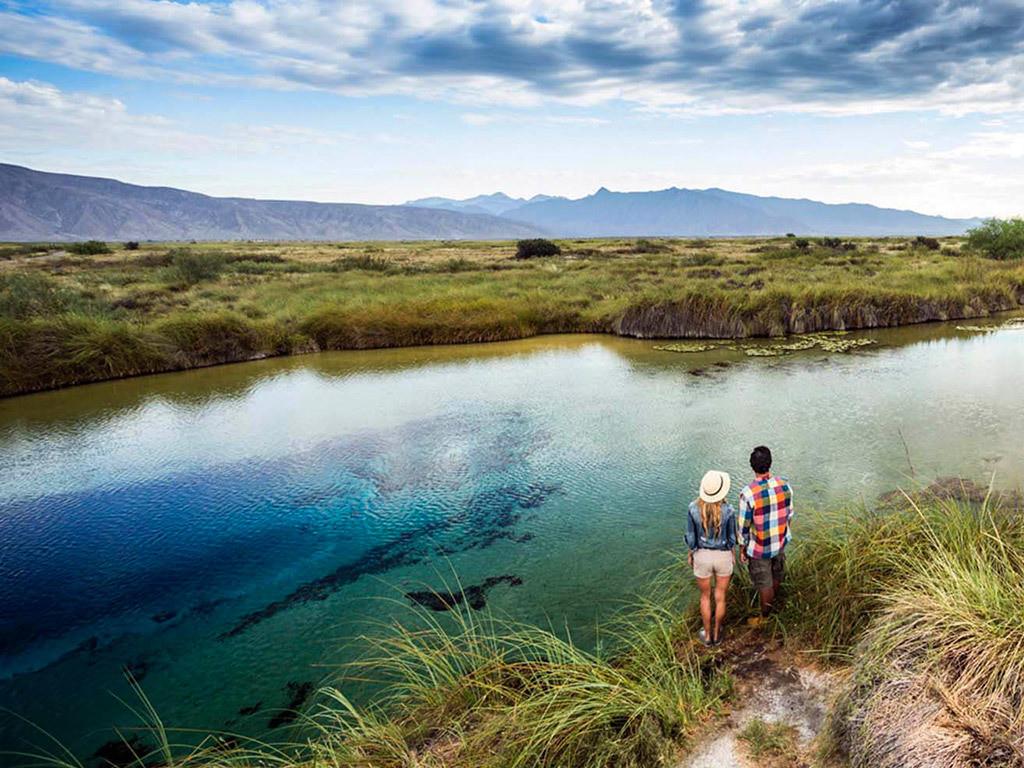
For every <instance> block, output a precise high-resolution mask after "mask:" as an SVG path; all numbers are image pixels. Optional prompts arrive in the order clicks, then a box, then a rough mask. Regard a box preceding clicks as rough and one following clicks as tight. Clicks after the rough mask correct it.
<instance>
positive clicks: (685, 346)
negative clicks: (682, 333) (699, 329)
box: [654, 341, 718, 353]
mask: <svg viewBox="0 0 1024 768" xmlns="http://www.w3.org/2000/svg"><path fill="white" fill-rule="evenodd" d="M717 348H718V345H717V344H704V343H701V342H699V341H682V342H676V343H674V344H658V345H656V346H655V347H654V349H657V350H659V351H661V352H682V353H688V352H709V351H711V350H712V349H717Z"/></svg>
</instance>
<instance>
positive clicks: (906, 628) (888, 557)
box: [42, 482, 1024, 768]
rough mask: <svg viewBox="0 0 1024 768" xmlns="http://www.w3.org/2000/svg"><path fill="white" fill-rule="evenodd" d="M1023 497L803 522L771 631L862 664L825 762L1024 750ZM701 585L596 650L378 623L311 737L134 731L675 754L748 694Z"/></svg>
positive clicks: (657, 760) (308, 730) (935, 503)
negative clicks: (710, 634) (369, 688)
mask: <svg viewBox="0 0 1024 768" xmlns="http://www.w3.org/2000/svg"><path fill="white" fill-rule="evenodd" d="M1022 512H1024V505H1022V500H1021V497H1020V496H1019V495H1008V496H1004V497H1002V498H998V497H994V496H991V495H989V494H987V493H986V492H985V490H984V489H979V488H977V487H976V486H974V485H972V484H970V483H963V484H960V483H956V482H945V483H938V484H936V485H933V486H932V487H930V488H929V489H926V490H925V491H923V492H921V493H919V494H916V495H914V496H910V497H908V496H903V495H893V496H892V497H890V498H888V499H885V500H883V501H881V502H880V503H879V504H877V505H875V506H874V507H873V508H872V509H866V508H863V507H861V508H856V509H851V510H837V511H831V512H825V513H822V514H821V515H818V516H816V519H815V521H814V522H813V523H808V524H807V526H806V527H805V526H803V525H801V527H800V529H799V530H798V533H797V537H796V539H795V543H794V546H793V548H792V549H791V551H790V558H789V563H788V565H787V568H788V572H787V581H786V587H785V597H784V602H783V604H782V608H781V610H780V612H779V613H778V614H777V615H776V616H775V617H773V619H772V620H771V621H769V622H768V624H766V625H764V626H763V627H762V629H761V630H760V631H761V632H764V633H768V634H774V635H775V636H776V637H779V638H783V639H784V642H785V643H786V646H787V648H788V649H789V650H791V651H792V653H793V654H794V655H805V656H809V657H811V658H814V659H817V660H818V662H819V663H820V662H824V663H827V664H830V665H834V666H839V667H843V668H845V669H846V670H848V671H847V673H846V674H844V675H841V676H840V677H841V679H843V680H845V682H844V683H843V685H842V689H841V690H840V691H838V695H837V698H836V701H835V703H834V705H833V708H832V712H831V714H830V717H829V722H828V725H827V728H826V729H825V730H824V731H823V733H822V734H821V735H820V737H819V744H818V752H817V760H818V761H819V762H820V764H821V765H829V766H842V765H850V766H856V767H858V768H859V767H860V766H864V767H865V768H866V767H867V766H883V767H888V766H892V767H893V768H895V766H907V767H909V768H917V767H920V768H924V767H925V766H941V767H942V768H975V767H977V766H1008V767H1010V768H1015V767H1019V766H1024V729H1022V724H1024V587H1022V584H1024V516H1022ZM804 519H807V518H806V517H805V518H804ZM689 583H690V577H689V574H688V573H687V572H686V568H685V558H684V557H682V556H680V558H679V560H678V562H677V563H676V564H675V565H674V566H672V567H671V568H670V569H668V570H667V571H665V572H663V573H662V574H661V575H660V576H658V578H657V579H655V580H654V582H653V583H652V585H651V587H650V589H648V590H647V591H646V593H645V595H644V597H643V598H642V599H641V600H638V602H639V603H640V604H639V605H638V606H637V607H636V608H634V609H633V610H631V611H628V612H626V613H624V614H623V615H622V616H620V617H619V618H618V619H617V620H615V621H613V622H612V623H611V624H610V625H609V626H608V627H606V630H605V631H604V632H601V633H600V635H599V636H600V638H601V639H600V640H599V642H598V646H597V648H596V649H593V648H591V649H585V648H581V647H580V646H578V645H577V644H575V643H574V642H573V641H572V640H571V639H570V638H567V637H566V633H565V632H558V631H549V630H546V629H542V628H537V627H529V626H521V625H514V624H509V623H506V622H503V621H501V620H499V619H497V618H495V617H494V616H493V615H490V614H488V613H474V612H473V611H471V610H462V611H459V610H456V611H454V612H452V613H450V614H424V615H422V616H418V617H417V618H416V619H415V621H412V622H411V623H409V624H407V625H405V626H402V625H395V626H390V627H387V628H382V629H381V631H380V632H379V633H376V634H373V635H371V636H369V637H366V638H363V642H364V643H365V644H366V647H367V648H368V651H367V653H366V655H365V657H364V658H362V659H361V660H360V661H359V662H358V663H356V664H354V665H353V666H351V667H349V668H347V669H346V670H345V671H344V673H345V674H344V678H343V679H342V680H341V682H339V683H338V684H337V685H336V686H335V687H328V688H325V689H324V690H323V691H321V693H320V695H319V701H318V703H317V705H316V706H314V707H313V709H311V710H310V711H308V713H307V714H306V716H305V718H304V720H303V721H302V724H301V727H300V728H299V729H298V730H297V731H296V740H295V742H294V743H292V744H287V745H278V746H274V747H271V746H268V745H264V744H261V743H259V742H258V741H246V740H244V739H240V738H237V737H225V736H220V737H209V738H208V739H206V740H204V741H203V743H202V744H201V745H200V746H199V747H198V748H196V747H191V748H187V749H186V748H175V747H174V746H173V745H172V743H173V741H174V734H173V732H169V731H168V730H167V729H165V728H164V727H163V726H162V725H160V724H159V720H158V719H157V717H156V713H155V711H154V710H153V709H152V707H151V706H149V704H148V702H146V701H145V700H144V699H143V700H142V701H143V706H142V707H141V708H140V715H141V718H142V719H143V720H144V721H147V722H148V726H147V728H146V729H145V730H144V732H143V733H142V735H140V734H137V733H125V734H124V738H125V741H126V743H129V744H130V745H131V750H130V751H127V752H125V753H124V754H127V755H128V757H129V759H128V760H125V761H124V762H125V763H126V764H129V765H133V766H135V768H142V766H144V765H153V764H160V765H166V766H181V768H184V767H185V766H203V767H204V768H213V767H214V766H256V765H261V766H274V765H277V766H282V768H285V767H286V768H293V767H294V768H298V767H300V766H302V767H306V766H309V767H312V766H359V767H360V768H392V767H394V768H398V767H399V766H437V767H441V766H444V767H446V768H470V767H471V766H472V767H473V768H478V767H483V766H549V767H551V768H555V767H556V766H557V767H559V768H571V767H575V766H580V767H586V768H590V767H594V768H596V767H597V766H612V767H615V766H620V767H625V766H633V767H635V768H644V767H653V766H663V765H674V764H676V762H675V760H677V759H678V758H679V756H680V754H682V753H683V752H684V751H685V750H686V749H687V748H690V747H692V746H693V745H694V744H695V743H696V742H698V741H699V739H700V738H701V735H702V733H706V732H707V731H708V728H707V725H708V723H709V722H713V721H714V718H715V717H716V716H717V715H719V714H720V712H721V711H722V708H723V706H725V705H727V704H728V703H729V702H730V700H731V698H732V695H733V685H732V681H731V677H730V667H729V662H728V656H723V655H721V654H719V653H718V652H717V651H716V650H709V649H705V648H703V647H702V646H700V645H699V643H697V642H696V640H695V634H694V633H695V630H696V628H697V625H698V620H697V617H696V613H695V611H694V606H693V604H692V602H690V601H689V597H688V594H689V593H687V592H686V591H685V589H684V588H683V587H682V585H683V584H689ZM749 594H750V593H749V584H747V582H746V579H745V577H743V576H742V575H740V576H739V577H738V578H737V581H736V584H735V586H734V588H733V590H732V599H733V606H732V613H731V617H732V618H731V621H732V622H734V623H737V622H742V621H743V618H744V617H745V616H747V615H749V612H750V610H751V609H750V608H749V601H748V599H747V598H749ZM734 652H735V651H732V652H731V653H734ZM345 679H348V680H349V681H352V680H359V681H365V680H367V679H372V680H374V681H375V682H378V683H382V684H384V689H383V690H384V691H385V693H384V694H383V695H381V696H380V697H378V698H377V699H376V700H375V701H374V702H373V703H371V704H369V705H366V706H356V705H354V704H353V703H352V702H350V701H349V700H348V699H347V698H346V697H345V695H344V693H343V691H344V690H345V687H346V683H345V681H344V680H345ZM57 761H58V762H60V764H61V765H64V766H72V765H75V766H77V765H78V762H77V761H76V760H74V758H73V757H71V756H68V755H57ZM42 762H43V763H46V764H50V765H53V764H54V762H53V761H52V760H50V762H48V763H47V759H44V760H43V761H42ZM684 764H685V763H684Z"/></svg>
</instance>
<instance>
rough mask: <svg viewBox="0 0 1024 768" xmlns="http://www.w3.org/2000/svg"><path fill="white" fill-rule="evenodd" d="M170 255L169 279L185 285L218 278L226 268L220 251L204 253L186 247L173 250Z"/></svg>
mask: <svg viewBox="0 0 1024 768" xmlns="http://www.w3.org/2000/svg"><path fill="white" fill-rule="evenodd" d="M168 255H169V258H170V262H171V266H170V270H169V272H168V279H169V281H170V282H173V283H181V284H184V285H195V284H196V283H200V282H203V281H204V280H214V279H216V278H217V277H219V276H220V273H221V272H222V271H223V270H224V264H225V261H226V259H225V258H224V256H223V255H221V254H219V253H203V252H199V251H192V250H189V249H186V248H181V249H178V250H175V251H172V252H171V253H170V254H168Z"/></svg>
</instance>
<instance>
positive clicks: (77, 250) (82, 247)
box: [65, 240, 110, 256]
mask: <svg viewBox="0 0 1024 768" xmlns="http://www.w3.org/2000/svg"><path fill="white" fill-rule="evenodd" d="M65 250H66V251H67V252H68V253H73V254H75V255H76V256H98V255H100V254H103V253H110V246H109V245H107V244H106V243H105V242H103V241H102V240H86V241H85V242H83V243H68V245H67V247H66V248H65Z"/></svg>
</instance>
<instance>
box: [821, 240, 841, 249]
mask: <svg viewBox="0 0 1024 768" xmlns="http://www.w3.org/2000/svg"><path fill="white" fill-rule="evenodd" d="M818 242H819V243H820V244H821V247H822V248H832V249H838V248H839V247H840V246H841V245H842V244H843V241H842V240H840V239H839V238H838V237H823V238H821V240H819V241H818Z"/></svg>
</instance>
